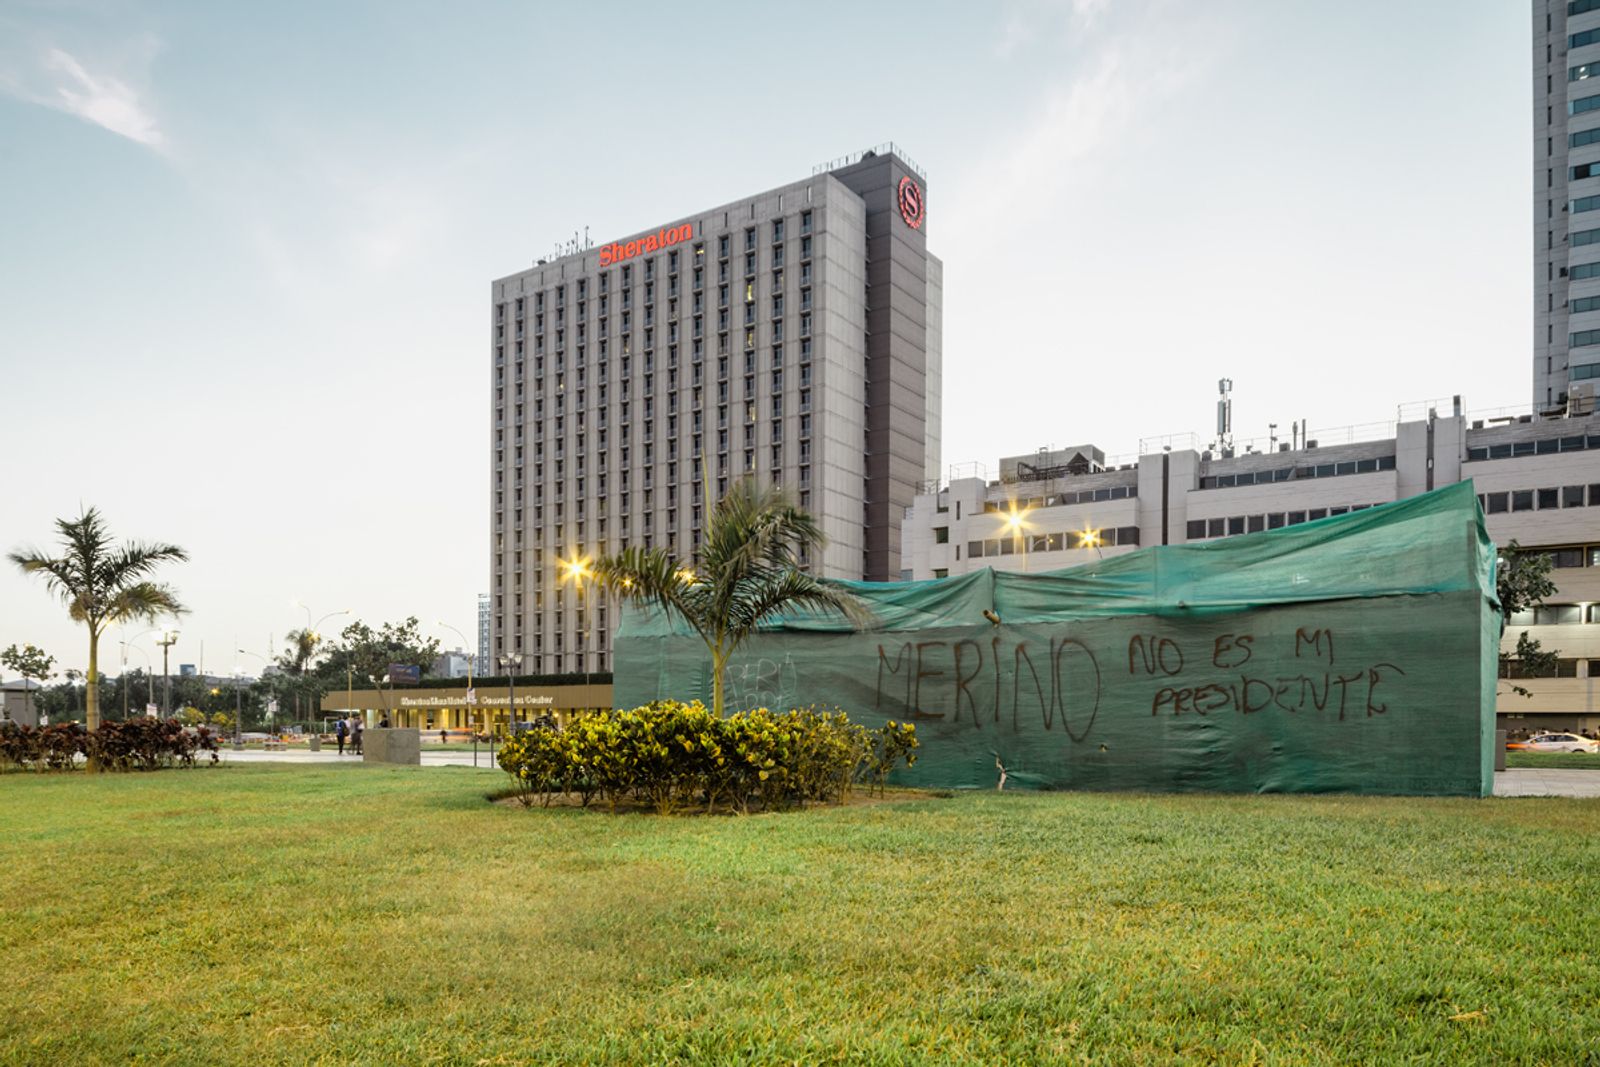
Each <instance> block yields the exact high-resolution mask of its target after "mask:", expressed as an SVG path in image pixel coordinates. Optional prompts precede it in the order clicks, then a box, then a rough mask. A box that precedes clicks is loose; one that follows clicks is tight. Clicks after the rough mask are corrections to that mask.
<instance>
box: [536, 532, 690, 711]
mask: <svg viewBox="0 0 1600 1067" xmlns="http://www.w3.org/2000/svg"><path fill="white" fill-rule="evenodd" d="M560 566H561V576H560V578H559V579H557V580H558V581H562V582H564V581H566V580H567V579H568V578H570V579H572V580H573V582H574V583H576V584H577V587H578V658H579V659H581V660H582V661H583V692H584V696H585V697H587V696H588V695H589V601H588V598H586V597H585V596H584V595H583V580H584V579H585V578H589V577H592V576H593V573H594V572H593V571H591V570H590V569H589V559H588V558H587V557H579V556H577V555H574V556H573V557H572V558H571V559H564V560H561V561H560ZM689 575H690V576H689V577H688V578H687V579H685V580H686V581H693V580H694V577H693V575H694V572H693V571H690V572H689Z"/></svg>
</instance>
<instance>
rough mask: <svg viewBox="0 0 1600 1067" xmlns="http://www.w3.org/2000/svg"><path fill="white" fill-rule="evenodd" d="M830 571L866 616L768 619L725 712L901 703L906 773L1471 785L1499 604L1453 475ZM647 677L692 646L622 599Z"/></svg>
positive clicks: (1396, 786) (675, 677) (941, 782)
mask: <svg viewBox="0 0 1600 1067" xmlns="http://www.w3.org/2000/svg"><path fill="white" fill-rule="evenodd" d="M838 584H839V585H842V586H845V587H846V588H848V589H850V590H851V591H852V592H854V593H855V594H856V595H857V596H859V597H860V598H861V599H862V601H863V602H864V603H865V604H866V605H867V607H868V608H869V609H870V610H871V611H872V612H873V615H874V617H875V619H876V624H875V625H874V626H873V627H872V628H871V629H870V630H866V631H861V632H853V631H851V630H850V628H849V627H848V626H847V625H845V624H844V623H843V622H842V621H840V620H839V619H837V618H829V617H822V616H819V615H813V614H800V613H791V614H789V615H787V616H785V617H783V618H781V619H778V620H775V621H774V622H773V624H772V626H771V627H769V628H768V629H766V630H764V631H763V632H762V633H760V634H758V635H756V636H754V637H752V638H751V639H750V640H749V641H748V642H746V643H745V645H744V646H742V648H741V649H740V651H739V652H738V653H737V654H736V655H735V657H734V659H733V661H732V663H731V664H730V667H729V672H728V679H727V696H728V699H727V706H728V710H730V711H732V710H737V709H740V708H748V707H758V706H765V707H769V708H780V709H781V708H788V707H796V706H807V705H812V704H816V705H822V706H835V705H836V706H838V707H841V708H844V709H845V710H846V711H848V712H849V713H850V715H851V717H852V718H854V719H856V720H858V721H860V722H862V723H865V724H866V725H868V726H875V725H877V724H878V723H880V722H882V721H884V720H886V719H896V720H901V721H912V722H915V723H916V724H917V732H918V736H919V737H920V738H921V740H922V747H921V749H920V751H919V752H918V757H919V758H918V762H917V766H916V767H915V768H914V769H913V770H911V771H909V772H905V773H903V774H902V775H901V776H900V780H901V781H903V782H904V783H906V784H915V785H927V786H946V787H953V786H981V787H993V786H995V785H996V784H997V783H998V781H999V778H1000V775H1001V768H1002V767H1003V768H1004V773H1005V775H1006V780H1007V786H1008V788H1009V787H1011V786H1021V787H1026V788H1039V789H1062V788H1072V789H1150V790H1218V791H1228V792H1244V791H1262V792H1266V791H1273V792H1328V791H1343V792H1360V793H1401V794H1442V793H1453V794H1469V795H1480V796H1481V795H1487V794H1488V793H1489V792H1490V788H1491V784H1492V775H1493V771H1492V767H1493V749H1492V744H1491V742H1492V739H1493V737H1494V691H1495V666H1496V662H1497V659H1496V657H1497V652H1498V647H1499V633H1500V621H1499V620H1500V616H1499V611H1498V605H1497V603H1496V601H1495V593H1494V550H1493V546H1492V544H1491V542H1490V541H1489V538H1488V534H1487V532H1486V531H1485V529H1484V523H1483V515H1482V512H1481V511H1480V510H1479V508H1478V503H1477V499H1476V498H1475V497H1474V496H1473V493H1472V486H1471V484H1470V483H1459V484H1457V485H1453V486H1450V487H1448V488H1445V489H1440V490H1437V491H1435V492H1432V493H1427V494H1424V495H1421V496H1417V497H1412V498H1410V499H1408V500H1402V501H1399V502H1397V503H1394V504H1387V505H1383V506H1381V507H1376V508H1370V509H1367V510H1364V511H1359V512H1355V513H1352V514H1349V515H1341V516H1336V517H1333V518H1329V519H1323V520H1320V521H1317V522H1312V523H1306V524H1304V525H1299V526H1293V527H1288V528H1285V529H1280V530H1271V531H1268V532H1265V533H1258V534H1249V535H1245V536H1241V537H1232V538H1228V539H1226V540H1220V541H1215V542H1206V543H1200V544H1193V545H1174V546H1166V547H1155V548H1146V549H1142V550H1140V551H1138V552H1133V553H1130V554H1127V555H1123V556H1118V557H1116V558H1114V559H1107V560H1103V561H1099V562H1095V563H1091V564H1087V565H1084V566H1080V567H1074V568H1072V569H1069V570H1062V571H1053V572H1050V573H1045V574H1000V573H996V572H994V571H992V570H988V569H985V570H981V571H977V572H975V573H972V574H968V575H964V576H961V577H957V578H947V579H939V580H935V581H929V582H886V583H874V582H841V583H838ZM986 610H987V611H989V612H992V613H993V614H994V615H995V616H996V617H997V618H998V619H999V622H998V624H996V623H993V622H991V621H990V620H989V619H987V618H986V617H985V615H984V612H985V611H986ZM665 697H671V698H675V699H680V700H690V699H701V700H704V701H706V702H707V703H708V704H709V703H710V701H711V678H710V658H709V656H708V654H707V652H706V648H705V645H704V644H703V643H702V642H701V641H700V639H699V637H697V636H695V635H694V634H693V633H692V631H689V630H688V629H687V628H686V627H684V626H683V624H682V622H681V621H675V620H669V619H666V618H665V617H663V616H661V615H660V614H659V613H655V612H650V611H639V610H635V609H632V608H629V609H627V610H626V611H625V612H624V615H623V622H622V627H621V630H620V632H619V634H618V638H617V644H616V672H615V689H614V701H615V703H616V705H617V706H618V707H633V706H636V705H639V704H643V703H646V702H648V701H650V700H653V699H657V698H665Z"/></svg>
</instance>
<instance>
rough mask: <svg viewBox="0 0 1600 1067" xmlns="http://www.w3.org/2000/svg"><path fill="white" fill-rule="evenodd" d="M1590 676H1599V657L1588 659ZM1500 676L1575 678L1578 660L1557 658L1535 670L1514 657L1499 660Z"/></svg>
mask: <svg viewBox="0 0 1600 1067" xmlns="http://www.w3.org/2000/svg"><path fill="white" fill-rule="evenodd" d="M1588 664H1589V673H1588V677H1590V678H1600V659H1592V660H1589V661H1588ZM1500 677H1502V678H1576V677H1578V661H1577V660H1575V659H1558V660H1556V661H1555V663H1554V665H1552V666H1551V667H1549V668H1547V669H1545V670H1543V671H1535V670H1532V669H1530V668H1529V667H1528V665H1527V664H1525V663H1522V662H1519V661H1518V660H1514V659H1506V660H1501V661H1500Z"/></svg>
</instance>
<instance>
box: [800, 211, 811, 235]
mask: <svg viewBox="0 0 1600 1067" xmlns="http://www.w3.org/2000/svg"><path fill="white" fill-rule="evenodd" d="M800 232H801V233H810V232H811V212H809V211H802V212H800Z"/></svg>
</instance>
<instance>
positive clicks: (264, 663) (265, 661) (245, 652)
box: [235, 648, 277, 726]
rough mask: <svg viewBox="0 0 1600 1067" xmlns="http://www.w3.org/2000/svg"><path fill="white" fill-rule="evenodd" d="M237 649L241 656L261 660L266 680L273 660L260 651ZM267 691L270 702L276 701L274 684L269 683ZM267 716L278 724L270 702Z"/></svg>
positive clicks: (263, 678)
mask: <svg viewBox="0 0 1600 1067" xmlns="http://www.w3.org/2000/svg"><path fill="white" fill-rule="evenodd" d="M235 651H237V652H238V653H239V655H241V656H254V657H255V658H256V659H258V660H260V661H261V680H262V681H264V682H265V681H266V680H267V668H268V667H271V666H272V661H271V660H269V659H267V657H265V656H263V655H262V654H261V653H259V652H251V651H250V650H249V649H248V648H240V649H236V650H235ZM267 693H268V697H267V699H268V701H269V702H270V701H274V700H276V699H277V698H276V697H275V696H273V695H272V684H271V683H270V682H268V683H267ZM267 717H268V718H269V719H272V720H273V723H274V726H275V725H276V719H274V718H273V715H272V708H271V705H270V703H269V705H268V708H267Z"/></svg>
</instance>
